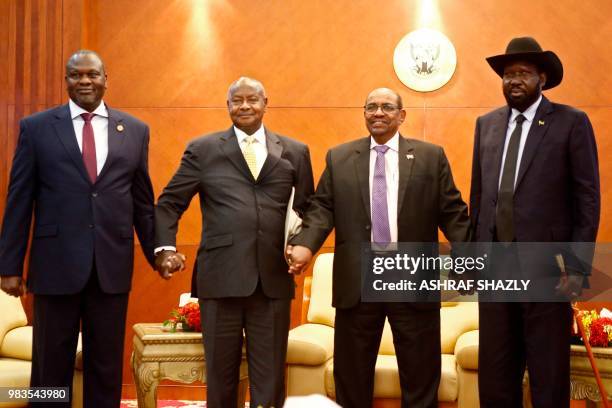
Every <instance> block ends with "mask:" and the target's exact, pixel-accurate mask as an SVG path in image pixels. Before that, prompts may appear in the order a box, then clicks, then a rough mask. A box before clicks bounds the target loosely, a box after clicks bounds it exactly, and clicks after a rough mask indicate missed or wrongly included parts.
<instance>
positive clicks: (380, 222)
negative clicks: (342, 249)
mask: <svg viewBox="0 0 612 408" xmlns="http://www.w3.org/2000/svg"><path fill="white" fill-rule="evenodd" d="M374 150H376V162H375V163H374V177H373V179H372V240H373V242H377V243H385V244H386V243H389V242H391V230H390V228H389V210H388V208H387V177H386V176H385V153H387V150H389V146H386V145H379V146H375V147H374Z"/></svg>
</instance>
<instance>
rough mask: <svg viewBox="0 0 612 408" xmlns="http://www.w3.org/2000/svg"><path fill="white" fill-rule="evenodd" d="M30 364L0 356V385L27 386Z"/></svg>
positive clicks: (28, 383)
mask: <svg viewBox="0 0 612 408" xmlns="http://www.w3.org/2000/svg"><path fill="white" fill-rule="evenodd" d="M31 369H32V364H31V363H30V362H29V361H24V360H16V359H13V358H0V387H13V388H15V387H29V385H30V371H31Z"/></svg>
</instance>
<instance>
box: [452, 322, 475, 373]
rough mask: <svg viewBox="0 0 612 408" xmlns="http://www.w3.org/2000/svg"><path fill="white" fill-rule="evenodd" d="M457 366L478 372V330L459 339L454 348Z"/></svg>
mask: <svg viewBox="0 0 612 408" xmlns="http://www.w3.org/2000/svg"><path fill="white" fill-rule="evenodd" d="M455 357H456V358H457V364H458V365H459V366H460V367H461V368H463V369H464V370H478V330H472V331H469V332H467V333H465V334H463V335H461V336H460V337H459V339H458V340H457V345H456V346H455Z"/></svg>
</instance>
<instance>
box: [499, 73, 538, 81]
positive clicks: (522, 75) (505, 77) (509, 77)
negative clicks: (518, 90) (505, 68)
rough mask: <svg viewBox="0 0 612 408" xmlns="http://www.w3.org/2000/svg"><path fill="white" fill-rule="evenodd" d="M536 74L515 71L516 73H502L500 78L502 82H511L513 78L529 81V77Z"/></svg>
mask: <svg viewBox="0 0 612 408" xmlns="http://www.w3.org/2000/svg"><path fill="white" fill-rule="evenodd" d="M536 75H537V74H536V73H534V72H530V71H516V72H504V75H503V76H502V78H503V80H504V81H511V80H512V79H514V78H518V79H521V80H525V79H529V78H531V77H534V76H536Z"/></svg>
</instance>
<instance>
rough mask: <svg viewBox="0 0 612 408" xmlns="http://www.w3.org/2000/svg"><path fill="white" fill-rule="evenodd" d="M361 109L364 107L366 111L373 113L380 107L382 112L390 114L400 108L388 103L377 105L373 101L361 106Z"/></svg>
mask: <svg viewBox="0 0 612 408" xmlns="http://www.w3.org/2000/svg"><path fill="white" fill-rule="evenodd" d="M363 109H365V112H366V113H368V114H370V115H373V114H375V113H376V112H378V109H381V110H382V111H383V113H387V114H391V113H393V112H395V111H396V110H398V109H400V107H399V106H395V105H392V104H390V103H383V104H382V105H377V104H375V103H368V104H367V105H366V106H364V107H363Z"/></svg>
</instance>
